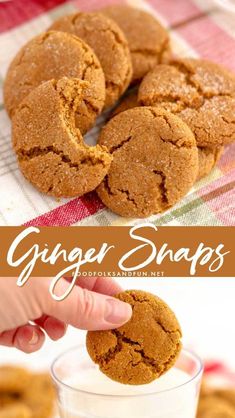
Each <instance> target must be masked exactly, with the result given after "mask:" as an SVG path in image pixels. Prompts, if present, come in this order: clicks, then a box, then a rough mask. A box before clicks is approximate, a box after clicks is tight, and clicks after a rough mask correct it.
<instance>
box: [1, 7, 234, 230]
mask: <svg viewBox="0 0 235 418" xmlns="http://www.w3.org/2000/svg"><path fill="white" fill-rule="evenodd" d="M127 1H128V3H129V4H130V5H133V6H136V7H140V8H143V9H146V10H148V11H149V12H150V13H152V14H153V15H155V16H156V17H157V18H158V19H159V20H160V21H162V22H163V23H164V24H165V25H166V26H167V27H168V28H169V31H170V33H171V36H172V42H173V47H174V49H175V52H176V53H178V54H179V55H181V56H201V57H203V58H207V59H211V60H214V61H216V62H218V63H220V64H223V65H225V66H227V67H228V68H230V69H231V70H233V71H234V72H235V14H233V13H232V12H231V13H229V12H228V11H227V12H225V11H224V10H223V9H222V8H221V7H220V5H221V4H222V3H223V0H214V1H213V0H208V1H205V0H127ZM114 2H117V0H116V1H113V0H90V1H87V0H71V1H63V0H45V1H43V0H15V1H14V0H12V1H8V2H0V225H21V224H26V225H41V226H46V225H60V226H69V225H125V224H133V223H137V222H138V221H139V220H138V219H136V220H131V221H130V220H127V219H124V218H120V217H119V216H116V215H115V214H113V213H111V212H110V211H109V210H107V209H106V208H104V207H103V205H102V203H101V202H100V200H99V199H98V197H97V196H96V195H95V193H91V194H88V195H86V196H84V197H81V198H77V199H72V200H65V199H62V200H60V201H56V200H55V199H53V198H51V197H48V196H45V195H42V194H40V193H39V192H38V191H37V190H35V189H34V188H33V187H32V186H31V185H30V184H29V183H28V182H27V181H26V180H25V179H24V178H23V176H22V175H21V173H20V172H19V169H18V166H17V162H16V158H15V156H14V153H13V152H12V149H11V141H10V130H11V126H10V121H9V119H8V117H7V114H6V112H5V110H4V106H3V98H2V85H3V80H4V77H5V74H6V70H7V67H8V65H9V63H10V61H11V59H12V58H13V56H14V55H15V54H16V52H17V51H18V49H19V48H20V47H21V46H22V45H23V44H24V43H25V42H27V41H28V40H29V39H30V38H31V37H33V36H35V35H37V34H38V33H40V32H42V31H43V30H45V29H47V27H48V26H49V25H50V24H51V23H52V21H53V20H54V19H56V18H57V17H59V16H61V15H64V14H66V13H70V12H72V11H74V10H76V9H79V10H84V11H86V10H93V9H95V8H99V7H103V6H105V5H107V4H111V3H114ZM121 2H124V0H121ZM224 3H226V4H227V3H228V1H226V0H224ZM104 120H105V115H102V116H101V117H100V118H99V120H98V121H97V125H96V127H95V128H93V130H92V131H91V132H90V133H89V134H88V135H87V140H88V141H89V142H90V143H94V142H95V140H96V138H97V134H98V132H99V129H100V127H101V125H102V124H103V123H104ZM149 220H150V221H151V222H153V223H155V224H157V225H235V144H233V145H231V146H229V147H227V148H226V150H225V153H224V155H223V156H222V158H221V160H220V162H219V164H218V165H217V167H216V168H215V169H214V170H213V171H212V173H211V174H210V175H209V176H207V177H206V178H205V179H203V180H201V181H200V182H198V183H197V184H196V185H195V186H194V188H193V190H192V191H191V192H190V193H189V194H188V195H187V196H186V197H185V198H184V199H183V200H182V201H181V202H180V203H179V204H178V205H177V206H175V207H174V208H172V209H171V210H169V211H168V212H166V213H164V214H162V215H161V216H160V215H157V216H152V217H151V218H149Z"/></svg>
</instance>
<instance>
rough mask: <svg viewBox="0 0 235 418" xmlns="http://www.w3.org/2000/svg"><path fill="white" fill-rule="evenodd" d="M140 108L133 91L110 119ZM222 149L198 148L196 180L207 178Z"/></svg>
mask: <svg viewBox="0 0 235 418" xmlns="http://www.w3.org/2000/svg"><path fill="white" fill-rule="evenodd" d="M138 106H140V104H139V102H138V91H137V90H134V91H132V92H130V93H129V94H128V95H126V96H125V97H124V98H123V100H122V101H121V102H120V103H119V105H118V106H117V107H116V108H115V109H114V111H113V112H112V114H111V117H114V116H115V115H118V114H119V113H121V112H124V111H125V110H128V109H132V108H133V107H138ZM223 150H224V147H217V148H209V147H198V176H197V180H200V179H201V178H203V177H205V176H207V175H208V174H209V173H210V172H211V170H212V169H213V168H214V167H215V165H216V163H217V162H218V160H219V159H220V157H221V155H222V153H223Z"/></svg>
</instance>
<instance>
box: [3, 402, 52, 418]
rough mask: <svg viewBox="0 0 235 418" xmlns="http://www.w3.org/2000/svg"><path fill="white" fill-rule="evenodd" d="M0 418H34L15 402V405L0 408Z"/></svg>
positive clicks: (21, 404) (25, 407)
mask: <svg viewBox="0 0 235 418" xmlns="http://www.w3.org/2000/svg"><path fill="white" fill-rule="evenodd" d="M0 418H34V415H33V414H32V412H31V410H30V409H29V408H28V407H27V406H26V405H24V404H23V403H21V402H16V403H15V404H12V405H11V404H10V405H7V406H4V407H3V408H1V409H0ZM40 418H41V417H40ZM42 418H43V417H42ZM48 418H49V417H48Z"/></svg>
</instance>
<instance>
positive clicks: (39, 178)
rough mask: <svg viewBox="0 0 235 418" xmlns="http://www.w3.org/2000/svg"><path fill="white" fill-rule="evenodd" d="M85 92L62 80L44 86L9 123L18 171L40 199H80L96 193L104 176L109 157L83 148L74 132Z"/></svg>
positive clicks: (80, 86) (99, 150) (78, 83)
mask: <svg viewBox="0 0 235 418" xmlns="http://www.w3.org/2000/svg"><path fill="white" fill-rule="evenodd" d="M86 86H87V83H86V82H84V81H81V80H79V79H68V78H66V77H64V78H63V79H61V80H59V81H55V80H50V81H47V82H45V83H43V84H41V85H39V86H38V87H37V88H35V89H34V90H33V91H32V92H31V93H30V94H29V95H28V96H27V97H26V99H25V100H24V101H23V102H22V103H21V104H20V105H19V107H18V109H17V111H16V113H15V115H14V117H13V120H12V122H13V123H12V125H13V129H12V139H13V147H14V150H15V152H16V154H17V157H18V162H19V167H20V169H21V171H22V173H23V174H24V176H25V177H26V178H27V179H28V180H29V181H30V182H31V183H32V184H33V185H34V186H35V187H36V188H37V189H38V190H40V191H41V192H43V193H47V194H49V195H52V196H55V197H62V196H63V197H73V196H81V195H83V194H85V193H87V192H89V191H91V190H93V189H94V188H95V187H97V186H98V184H99V183H100V182H101V181H102V179H103V178H104V176H105V175H106V174H107V172H108V169H109V167H110V162H111V159H112V158H111V156H110V154H109V153H108V152H107V151H106V149H105V148H104V147H102V146H100V145H97V146H95V147H89V146H88V145H86V144H85V143H84V141H83V137H82V135H81V133H80V131H79V129H77V128H76V127H75V115H76V114H77V112H78V109H79V108H80V103H81V102H82V100H83V97H84V96H83V95H84V89H85V91H86Z"/></svg>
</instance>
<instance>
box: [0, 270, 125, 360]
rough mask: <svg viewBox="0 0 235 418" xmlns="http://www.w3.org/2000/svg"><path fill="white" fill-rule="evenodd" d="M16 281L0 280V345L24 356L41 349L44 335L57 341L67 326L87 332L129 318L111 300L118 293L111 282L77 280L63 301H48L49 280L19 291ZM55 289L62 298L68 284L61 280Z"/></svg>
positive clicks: (34, 281)
mask: <svg viewBox="0 0 235 418" xmlns="http://www.w3.org/2000/svg"><path fill="white" fill-rule="evenodd" d="M16 280H17V279H16V278H15V277H10V278H0V301H1V302H0V345H5V346H9V347H16V348H18V349H20V350H22V351H24V352H26V353H32V352H34V351H37V350H39V349H40V348H41V346H42V345H43V343H44V340H45V333H46V334H47V335H48V336H49V337H50V338H51V339H52V340H58V339H59V338H61V337H63V336H64V334H65V332H66V328H67V325H72V326H74V327H76V328H80V329H87V330H98V329H112V328H117V327H119V326H121V325H123V324H124V323H125V322H127V321H128V320H129V319H130V317H131V314H132V310H131V307H130V305H128V304H126V303H124V302H121V301H119V300H118V299H115V298H113V297H112V295H114V294H116V293H118V292H120V291H121V290H122V289H121V288H120V286H119V285H118V284H117V283H115V282H114V281H113V280H112V279H108V278H89V279H80V280H78V283H77V286H75V287H74V289H73V291H72V292H71V293H70V294H69V295H68V297H67V298H66V299H65V300H63V301H56V300H54V299H53V298H52V297H51V295H50V293H49V287H50V283H51V280H52V279H51V278H49V277H43V278H41V277H34V278H31V279H30V280H29V281H28V283H27V284H26V285H25V286H23V287H21V288H20V287H18V286H17V284H16ZM57 286H58V293H62V294H63V293H64V292H65V291H66V288H67V286H68V282H67V281H66V280H65V279H62V280H61V281H60V282H59V283H58V285H57Z"/></svg>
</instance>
